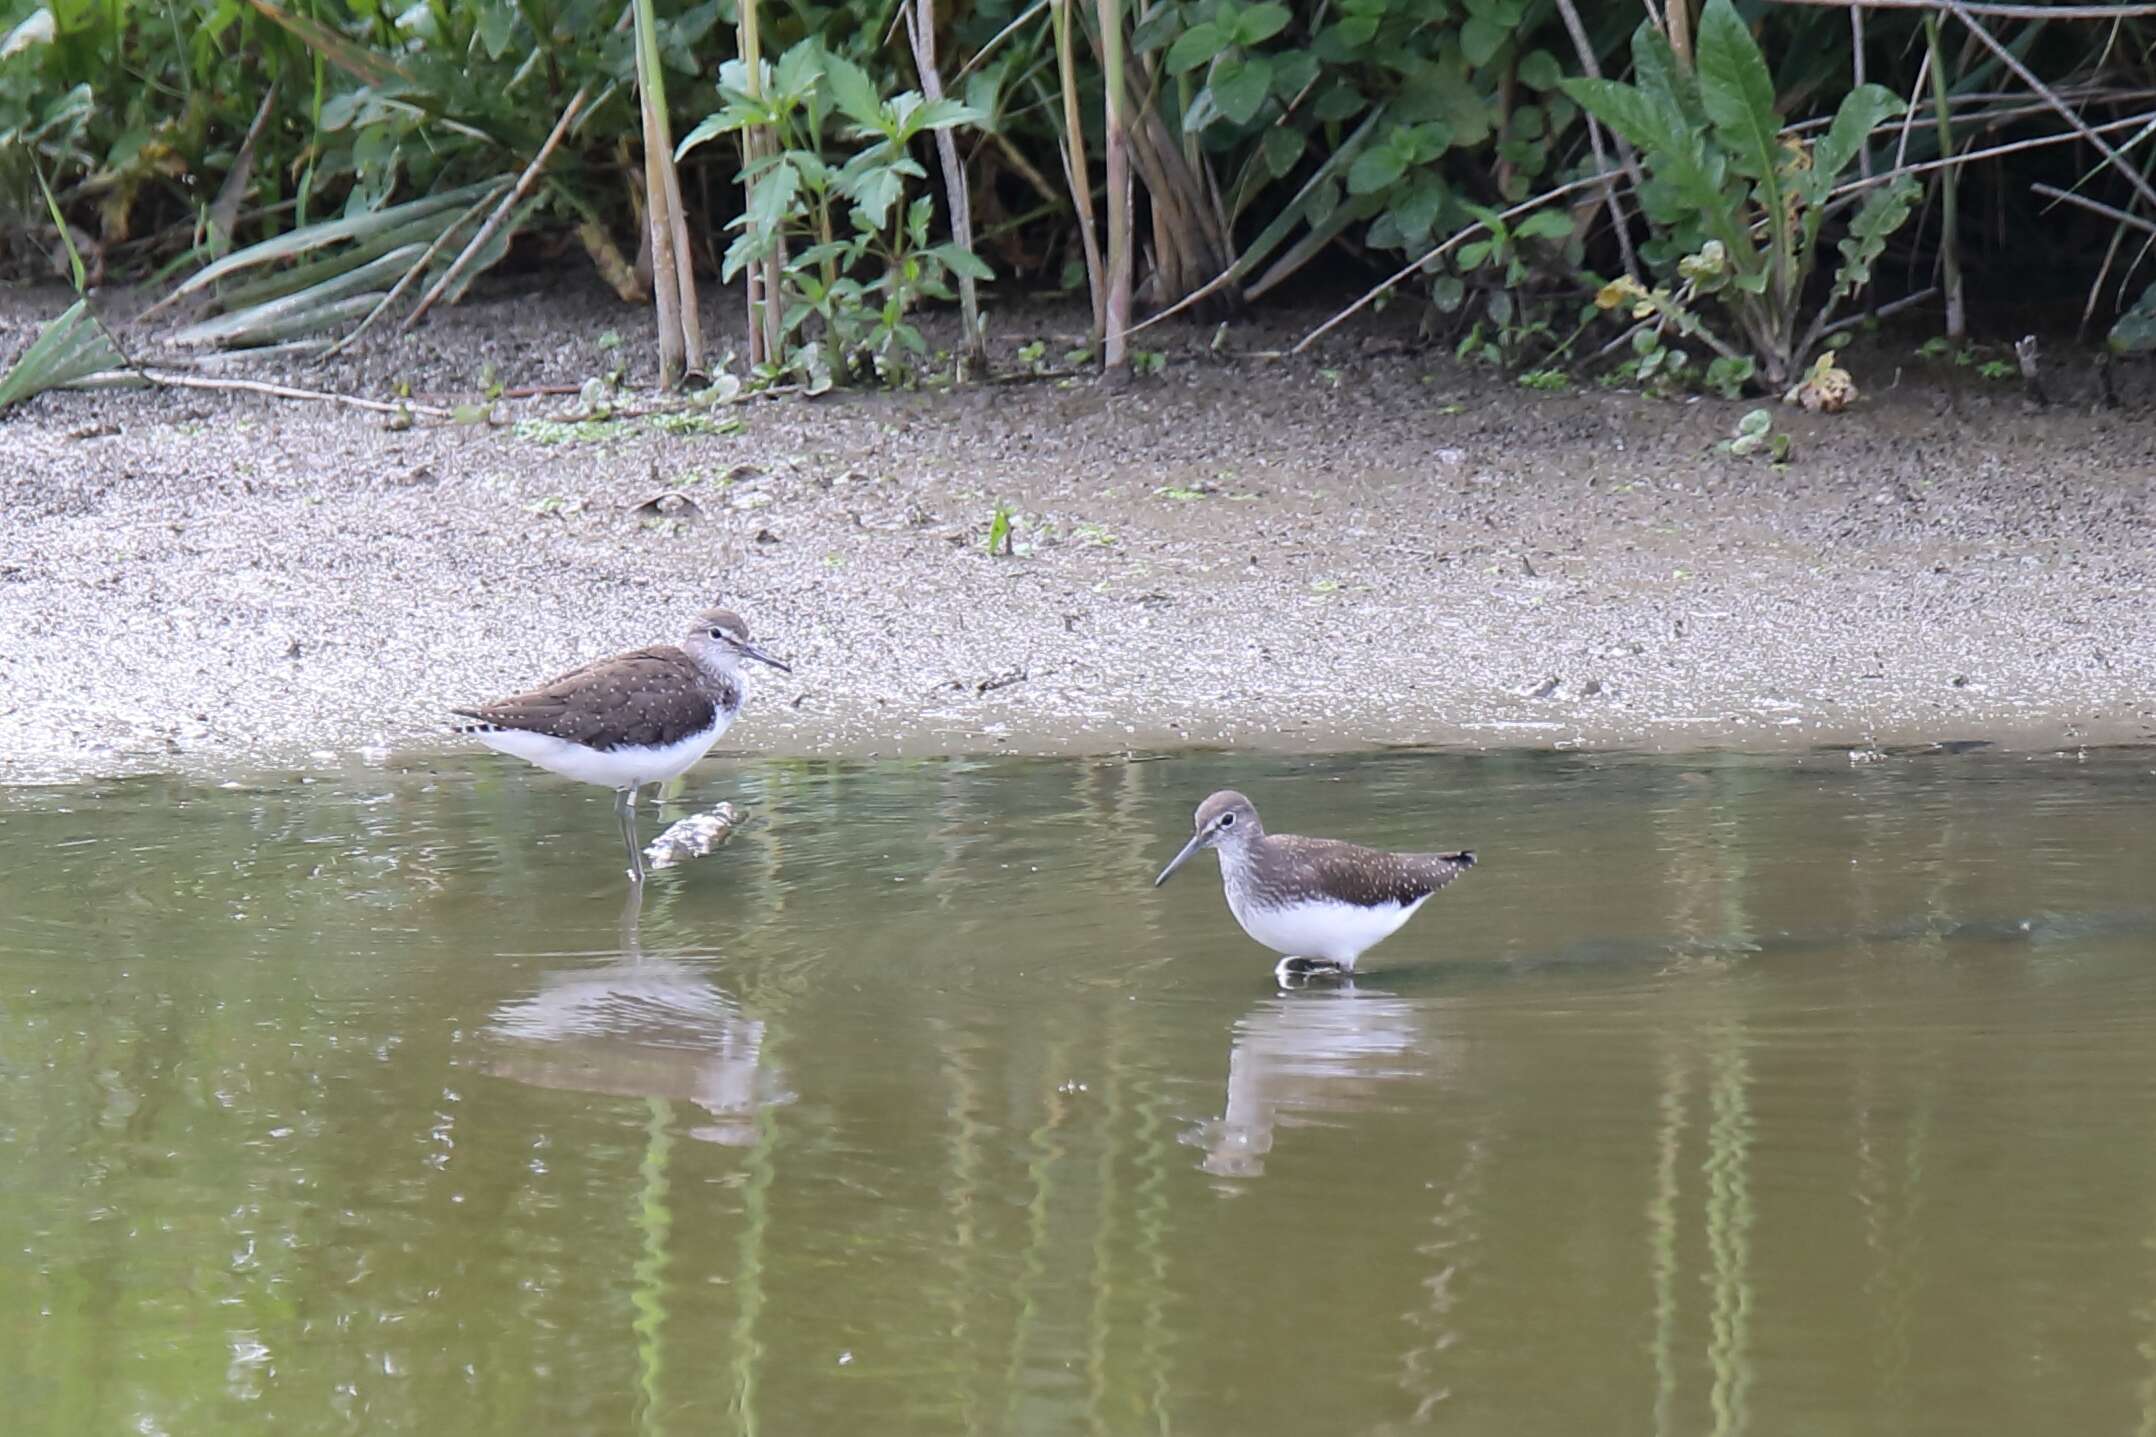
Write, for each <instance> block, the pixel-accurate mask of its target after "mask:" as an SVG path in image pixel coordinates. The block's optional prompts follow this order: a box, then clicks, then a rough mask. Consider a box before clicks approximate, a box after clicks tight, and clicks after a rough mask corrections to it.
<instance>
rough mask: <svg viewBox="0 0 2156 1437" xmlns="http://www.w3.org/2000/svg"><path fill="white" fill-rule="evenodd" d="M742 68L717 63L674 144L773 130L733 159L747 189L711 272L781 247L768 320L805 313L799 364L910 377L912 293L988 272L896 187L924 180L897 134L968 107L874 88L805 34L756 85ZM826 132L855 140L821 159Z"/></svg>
mask: <svg viewBox="0 0 2156 1437" xmlns="http://www.w3.org/2000/svg"><path fill="white" fill-rule="evenodd" d="M748 79H749V76H748V71H747V69H746V67H745V65H744V64H743V62H741V61H739V60H733V61H729V62H728V63H727V64H726V65H725V66H724V67H722V68H721V70H720V73H719V93H720V96H721V98H722V99H723V100H724V101H725V104H724V106H723V107H722V108H721V109H719V110H718V111H717V112H715V113H713V114H711V115H709V116H707V117H706V118H705V119H704V120H703V122H702V123H701V124H699V125H697V126H696V128H695V129H693V130H691V131H690V132H689V133H688V134H687V135H686V136H684V137H683V138H682V141H681V144H680V146H679V147H678V150H677V154H687V153H688V152H689V151H691V150H693V149H695V148H696V147H697V146H699V145H701V144H704V143H705V142H707V141H709V140H712V139H714V138H717V137H718V136H720V135H729V134H745V133H747V132H750V131H752V130H762V131H765V132H767V133H769V134H770V135H772V136H774V137H775V139H776V145H775V147H774V152H773V153H770V154H766V155H760V156H758V157H756V158H753V159H749V160H748V161H747V162H746V163H745V164H744V166H743V176H744V178H745V179H746V180H748V181H749V183H750V201H749V205H748V208H747V209H746V211H745V212H744V213H743V214H742V215H741V217H740V218H739V219H737V220H735V221H734V222H733V225H732V226H731V228H734V229H736V230H738V231H739V233H738V234H737V235H736V236H735V238H734V241H733V243H732V244H731V245H730V246H729V247H728V248H727V251H726V257H725V261H724V267H723V277H724V278H725V279H728V280H731V279H733V278H734V276H735V275H737V274H738V273H740V272H741V270H742V269H743V268H745V267H747V266H749V265H752V264H759V263H762V262H764V261H766V260H768V259H770V258H772V257H773V256H785V257H786V260H785V264H784V269H783V274H784V283H785V285H786V287H787V292H786V293H785V295H784V296H783V301H782V303H783V318H782V321H781V327H782V329H783V331H784V333H785V334H786V335H787V336H789V337H791V338H793V339H794V340H795V341H796V342H797V343H800V342H802V341H804V340H805V339H806V337H807V330H808V326H809V322H810V321H811V320H814V321H815V328H816V334H817V338H818V340H819V341H820V343H821V344H822V346H823V348H822V349H821V351H819V352H818V353H817V354H815V355H811V356H805V357H804V359H803V360H802V365H803V366H806V367H809V368H813V367H814V366H815V365H816V364H818V363H821V364H823V365H826V366H829V373H830V376H831V377H832V378H850V377H855V376H873V377H876V378H879V379H881V380H883V381H884V382H886V383H895V382H900V381H902V380H905V379H909V378H911V377H913V375H914V373H915V370H914V365H915V364H916V362H918V361H919V360H921V359H924V358H926V357H927V354H928V345H927V342H926V341H925V340H924V339H923V338H922V337H921V332H920V330H919V329H918V328H916V327H915V326H914V324H913V323H912V322H911V320H910V319H909V317H908V316H909V315H910V314H911V313H912V311H913V310H914V308H915V307H916V306H917V305H918V304H919V303H920V301H922V300H923V299H941V300H949V299H951V298H952V297H953V296H952V294H951V290H950V287H949V284H948V280H949V278H950V277H951V276H952V275H956V274H968V275H972V276H973V277H974V278H976V279H988V278H990V277H991V273H990V270H989V268H988V266H987V265H986V264H984V263H982V262H981V260H980V259H979V258H978V257H976V256H975V255H974V254H973V253H972V252H971V251H970V250H967V249H965V248H964V247H962V246H960V245H958V244H956V243H952V242H945V243H940V244H939V243H935V242H933V241H932V239H931V237H930V233H929V226H930V222H931V220H932V218H933V216H934V213H935V202H934V200H933V199H932V198H930V197H929V196H928V195H926V194H924V195H921V196H919V197H917V198H915V199H913V200H911V201H910V202H909V201H908V200H907V198H906V192H907V188H908V181H919V180H925V179H926V178H927V172H926V171H925V170H924V169H923V168H922V167H921V165H920V163H919V162H918V161H916V160H915V159H914V158H913V157H912V155H911V153H910V146H911V145H912V143H913V141H914V140H915V139H916V138H918V137H920V136H923V135H927V134H931V133H934V132H935V131H938V130H946V129H950V128H953V127H955V126H959V125H970V124H977V123H979V121H980V120H981V119H982V115H981V113H980V112H979V111H977V110H975V109H973V108H972V107H971V106H970V105H967V104H965V103H964V102H962V101H959V100H953V99H949V98H945V99H938V100H929V99H925V98H923V97H922V95H921V94H920V93H919V92H918V91H913V90H907V91H903V92H901V93H899V94H897V95H894V96H892V97H890V98H888V99H886V98H885V97H884V96H883V95H882V94H880V93H879V92H878V91H877V88H876V85H875V82H874V81H873V80H871V79H870V78H869V75H868V72H867V71H865V70H863V69H862V68H861V67H860V66H859V65H856V64H854V63H853V62H852V61H851V60H849V59H847V58H845V57H844V56H842V55H838V54H835V53H833V52H832V51H830V50H828V49H826V48H825V46H824V45H823V42H822V41H821V40H818V39H816V38H813V37H811V38H809V39H805V40H802V41H800V42H798V43H796V44H795V45H794V46H792V47H791V48H790V49H788V50H787V51H786V52H785V54H783V55H781V56H780V57H779V61H778V63H777V64H776V65H775V66H769V67H766V73H765V75H764V76H763V77H762V81H761V83H760V84H758V85H755V86H753V87H752V86H751V85H750V84H749V83H748ZM833 142H837V143H840V144H844V145H851V146H854V147H855V148H854V149H853V151H852V153H851V154H850V155H847V156H846V158H845V159H844V160H843V162H840V163H835V164H834V163H833V162H832V160H831V159H829V158H827V146H829V145H831V144H832V143H833ZM797 367H800V366H797Z"/></svg>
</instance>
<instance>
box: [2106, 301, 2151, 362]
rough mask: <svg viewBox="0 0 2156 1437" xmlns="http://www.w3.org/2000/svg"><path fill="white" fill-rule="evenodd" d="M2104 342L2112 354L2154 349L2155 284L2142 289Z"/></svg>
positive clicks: (2143, 351)
mask: <svg viewBox="0 0 2156 1437" xmlns="http://www.w3.org/2000/svg"><path fill="white" fill-rule="evenodd" d="M2104 344H2105V346H2106V347H2107V348H2109V349H2110V351H2111V352H2112V353H2113V354H2147V353H2148V352H2149V351H2150V350H2152V349H2156V284H2152V285H2150V286H2149V287H2148V288H2147V289H2144V290H2142V291H2141V298H2139V299H2137V300H2135V301H2134V307H2133V308H2132V309H2129V310H2127V311H2126V312H2125V313H2124V314H2122V315H2120V316H2119V317H2118V322H2117V323H2116V324H2114V325H2112V326H2111V333H2110V334H2108V335H2107V336H2105V338H2104Z"/></svg>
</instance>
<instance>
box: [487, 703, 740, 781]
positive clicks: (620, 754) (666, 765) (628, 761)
mask: <svg viewBox="0 0 2156 1437" xmlns="http://www.w3.org/2000/svg"><path fill="white" fill-rule="evenodd" d="M731 719H732V715H730V714H726V713H721V714H719V716H718V718H717V721H716V722H714V723H713V724H712V725H711V727H710V728H708V729H705V730H704V731H703V732H701V733H693V734H690V735H689V736H688V737H687V738H684V739H678V740H676V741H675V742H673V743H670V744H666V745H663V746H661V747H657V748H617V749H613V750H611V751H609V752H606V753H601V752H600V751H599V750H598V749H595V748H586V747H584V745H582V744H580V743H569V742H567V741H566V740H563V739H558V738H554V737H552V736H551V735H548V734H543V733H531V732H529V731H527V730H525V729H495V730H484V731H481V732H478V733H475V734H473V735H472V737H474V738H476V739H478V740H479V741H480V742H481V743H483V744H485V745H486V746H487V747H488V748H491V749H499V750H500V751H501V752H503V753H507V754H514V755H515V756H516V757H518V758H521V759H523V760H524V761H525V762H527V763H536V764H538V765H539V766H540V767H541V768H543V769H545V770H547V771H548V772H549V773H558V774H560V775H561V776H562V777H563V778H573V779H575V780H577V781H578V782H579V783H596V784H599V785H601V786H602V787H606V788H630V787H633V786H635V785H637V784H645V783H660V782H663V781H664V780H666V779H669V778H674V777H677V776H679V775H681V774H684V773H687V772H688V771H689V768H690V766H691V765H693V764H694V763H695V762H696V761H697V760H698V759H700V758H702V757H703V756H704V755H705V754H707V753H709V752H711V746H712V745H713V744H715V743H717V742H718V741H719V735H720V734H722V733H725V732H726V727H727V724H728V723H729V722H730V721H731Z"/></svg>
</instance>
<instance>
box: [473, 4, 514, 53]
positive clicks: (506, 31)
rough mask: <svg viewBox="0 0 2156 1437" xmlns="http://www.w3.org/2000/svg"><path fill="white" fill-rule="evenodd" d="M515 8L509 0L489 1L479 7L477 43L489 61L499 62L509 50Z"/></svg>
mask: <svg viewBox="0 0 2156 1437" xmlns="http://www.w3.org/2000/svg"><path fill="white" fill-rule="evenodd" d="M516 25H517V8H516V6H514V5H512V4H510V3H509V0H489V3H487V4H484V5H481V6H480V7H479V43H480V45H481V46H482V47H483V48H484V49H485V50H486V52H487V58H488V59H489V60H499V59H500V58H501V57H502V56H503V55H504V54H506V53H508V50H509V38H510V36H511V35H512V34H514V33H515V31H516Z"/></svg>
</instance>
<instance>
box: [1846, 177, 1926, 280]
mask: <svg viewBox="0 0 2156 1437" xmlns="http://www.w3.org/2000/svg"><path fill="white" fill-rule="evenodd" d="M1921 193H1922V187H1921V186H1919V185H1918V184H1917V182H1916V181H1915V180H1914V179H1911V178H1910V177H1909V176H1907V175H1903V176H1902V177H1901V178H1900V179H1898V180H1896V181H1894V182H1893V183H1892V184H1889V185H1882V186H1881V187H1880V188H1878V189H1876V190H1873V191H1872V192H1871V193H1870V194H1869V195H1866V196H1865V197H1864V203H1863V204H1861V205H1859V206H1858V207H1857V212H1856V217H1855V218H1853V219H1852V220H1850V221H1849V234H1848V237H1847V238H1845V239H1844V240H1843V241H1842V242H1841V244H1840V246H1839V248H1840V250H1841V254H1842V263H1841V267H1840V268H1839V269H1838V270H1836V271H1835V274H1834V293H1835V295H1836V296H1837V297H1839V296H1843V295H1851V294H1855V293H1856V292H1857V291H1858V290H1859V289H1861V288H1863V286H1864V285H1865V284H1866V283H1868V282H1869V281H1870V279H1871V277H1872V266H1873V265H1874V264H1876V263H1877V262H1878V259H1879V256H1880V255H1882V254H1884V253H1886V242H1887V236H1889V235H1891V234H1893V233H1894V231H1896V230H1898V229H1900V228H1901V227H1902V224H1903V222H1904V221H1906V220H1907V219H1908V218H1909V212H1910V210H1912V209H1914V208H1915V207H1916V202H1917V197H1918V195H1920V194H1921Z"/></svg>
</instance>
